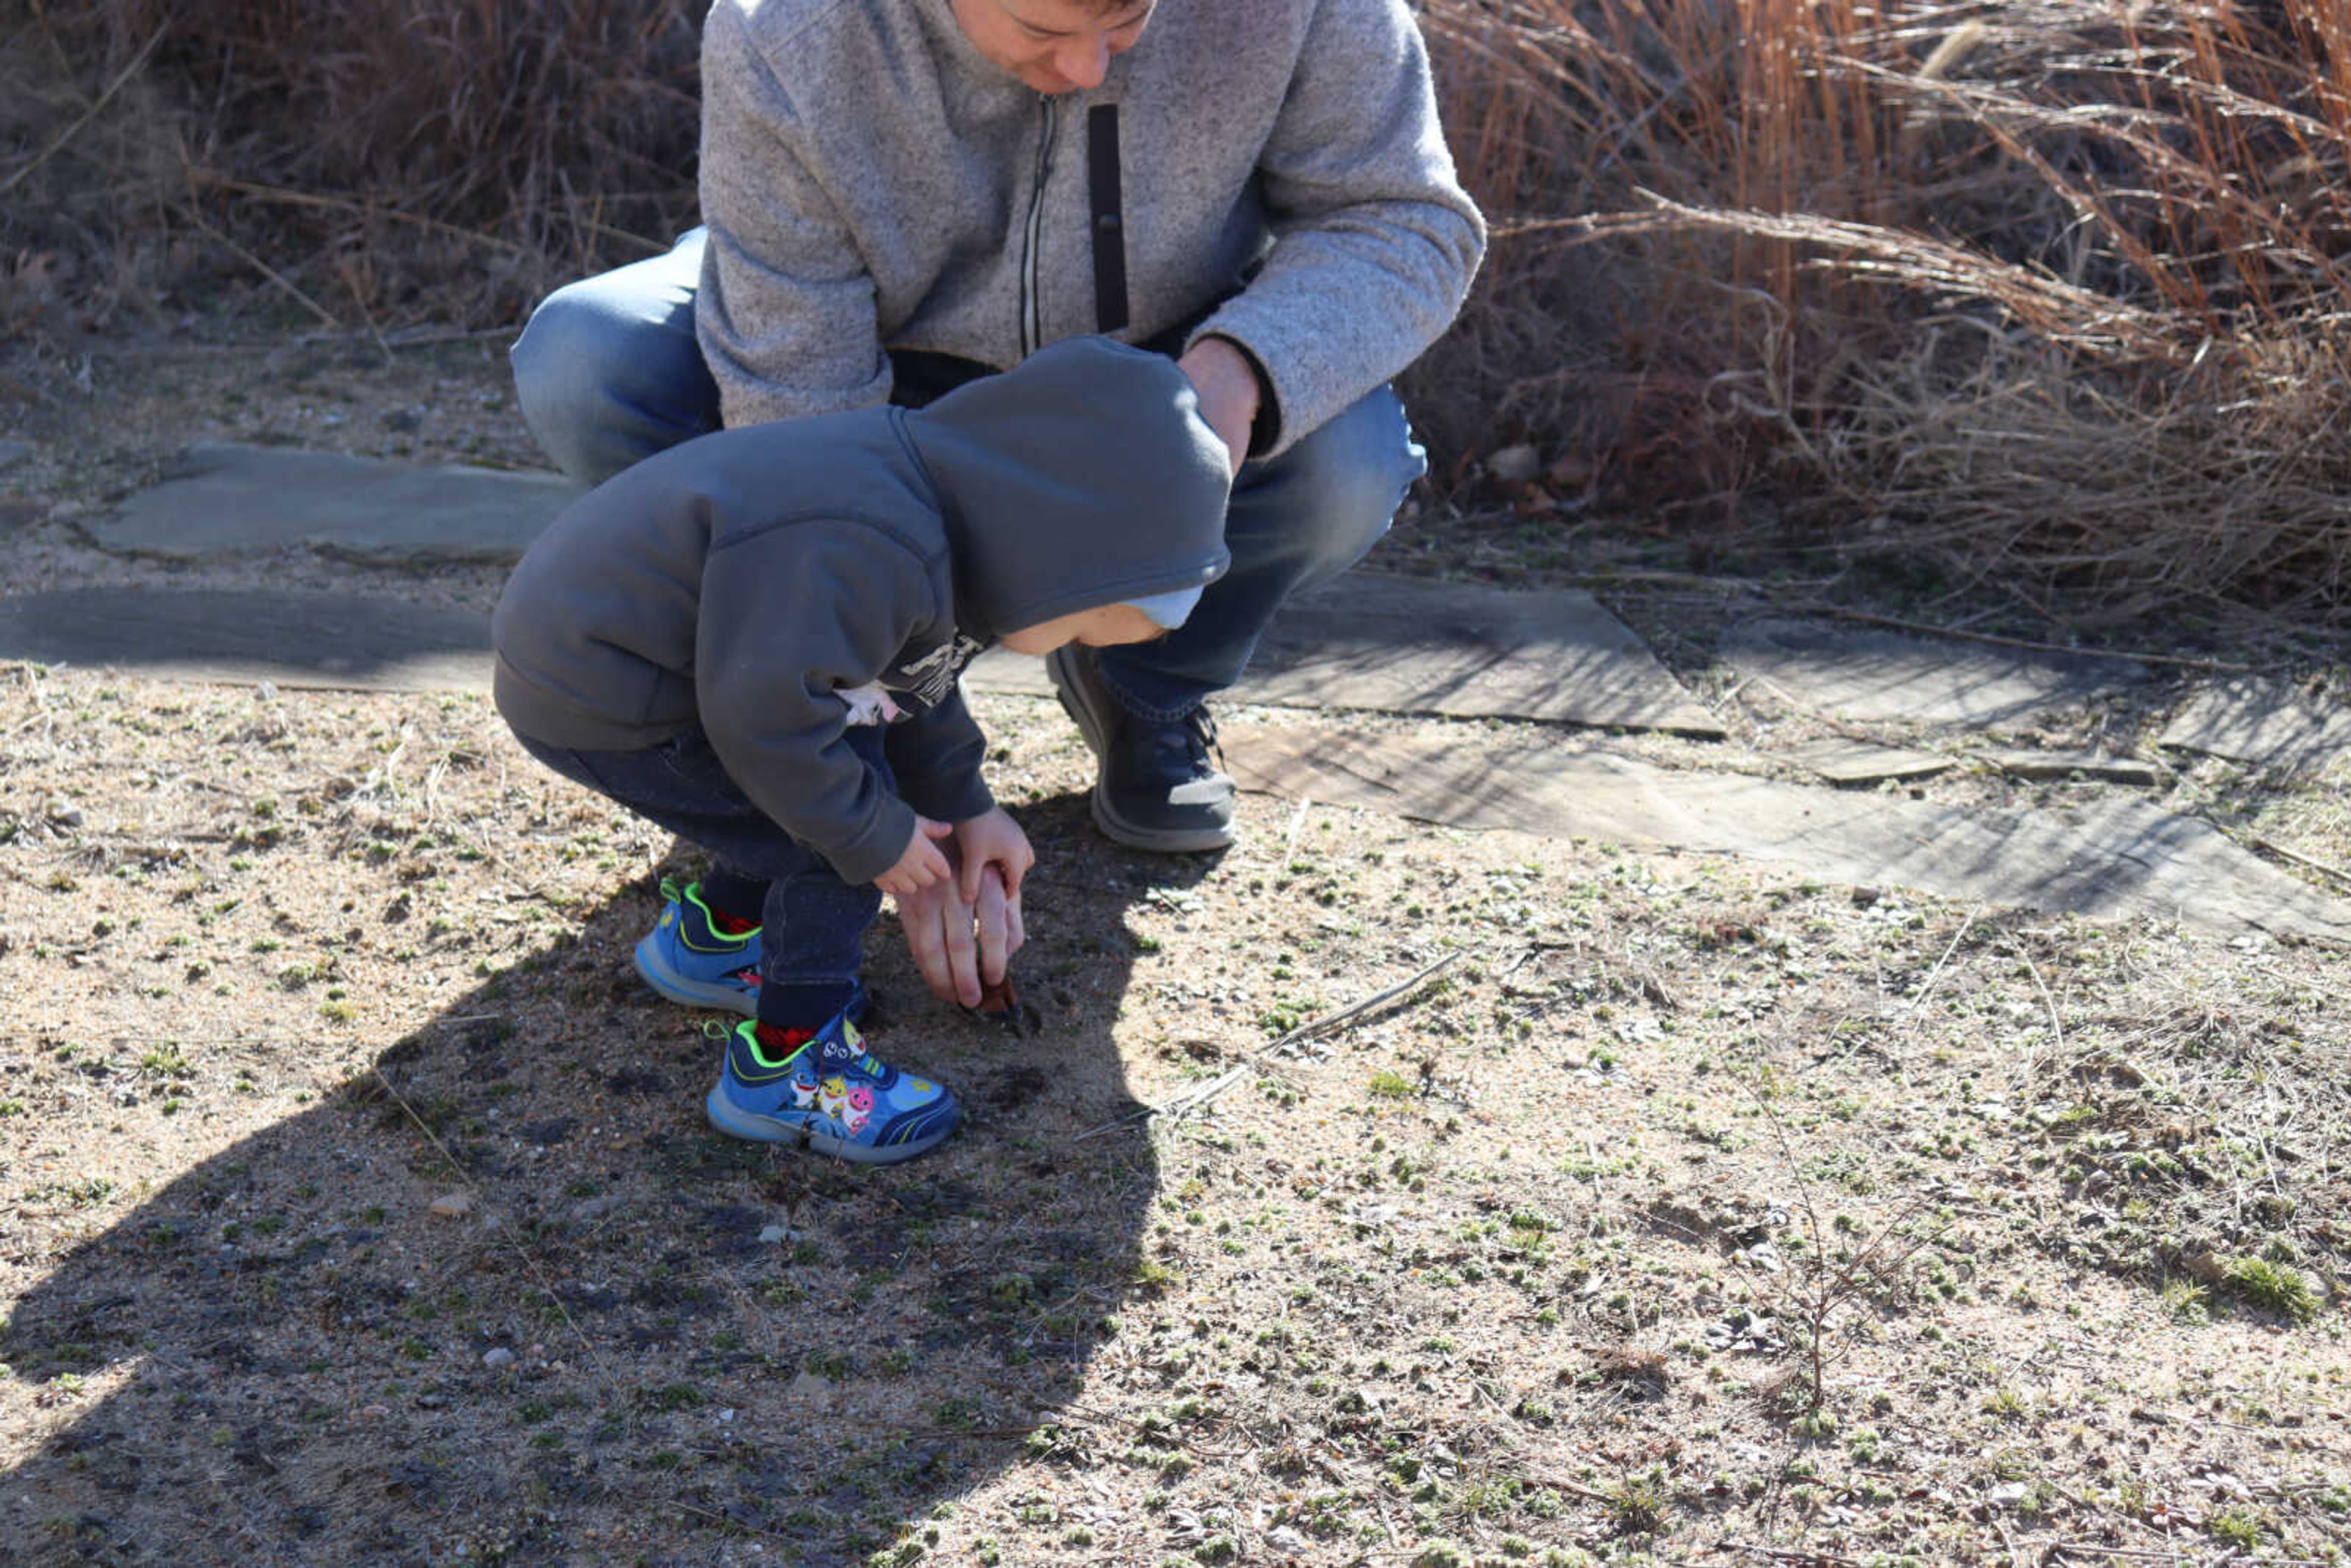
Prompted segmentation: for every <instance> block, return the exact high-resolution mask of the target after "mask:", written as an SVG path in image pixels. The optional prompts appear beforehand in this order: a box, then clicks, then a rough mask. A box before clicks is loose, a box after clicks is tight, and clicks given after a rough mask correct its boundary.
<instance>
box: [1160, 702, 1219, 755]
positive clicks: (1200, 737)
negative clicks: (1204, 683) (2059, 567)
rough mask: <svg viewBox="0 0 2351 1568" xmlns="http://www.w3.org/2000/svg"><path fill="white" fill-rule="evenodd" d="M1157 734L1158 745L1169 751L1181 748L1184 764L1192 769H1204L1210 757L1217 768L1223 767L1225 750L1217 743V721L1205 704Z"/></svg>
mask: <svg viewBox="0 0 2351 1568" xmlns="http://www.w3.org/2000/svg"><path fill="white" fill-rule="evenodd" d="M1159 734H1160V744H1161V745H1162V746H1165V747H1170V748H1171V749H1172V748H1174V747H1182V748H1183V751H1184V760H1185V762H1186V764H1188V765H1189V766H1191V767H1193V768H1200V767H1205V766H1206V765H1207V761H1208V758H1211V757H1214V758H1216V760H1217V767H1218V768H1223V767H1224V765H1225V748H1224V747H1222V746H1220V745H1218V744H1217V721H1216V719H1215V718H1214V717H1213V716H1211V715H1210V714H1209V712H1208V708H1207V704H1205V703H1203V704H1202V705H1201V706H1198V707H1196V708H1194V709H1193V710H1192V711H1191V712H1190V713H1187V714H1186V715H1185V716H1183V717H1182V718H1179V719H1177V720H1176V721H1175V723H1174V724H1172V725H1169V726H1168V727H1166V728H1165V729H1163V730H1161V731H1160V732H1159Z"/></svg>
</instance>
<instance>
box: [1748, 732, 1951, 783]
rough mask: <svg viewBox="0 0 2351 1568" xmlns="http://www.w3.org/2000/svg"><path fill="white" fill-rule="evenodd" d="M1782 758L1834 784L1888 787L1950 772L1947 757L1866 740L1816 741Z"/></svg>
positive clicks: (1787, 753)
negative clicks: (1881, 785)
mask: <svg viewBox="0 0 2351 1568" xmlns="http://www.w3.org/2000/svg"><path fill="white" fill-rule="evenodd" d="M1779 755H1781V756H1782V757H1784V758H1787V759H1788V760H1789V761H1791V762H1795V763H1799V764H1801V765H1802V766H1803V767H1805V768H1811V769H1812V770H1813V772H1814V773H1816V774H1818V775H1819V776H1820V777H1821V778H1823V779H1827V780H1828V781H1829V782H1830V783H1832V784H1847V785H1862V784H1885V783H1888V782H1892V781H1898V780H1900V779H1932V778H1933V777H1934V776H1935V775H1936V774H1938V773H1948V772H1949V771H1950V770H1951V767H1952V762H1951V759H1950V758H1948V757H1938V756H1936V755H1935V754H1934V753H1933V752H1931V751H1912V750H1910V749H1908V748H1907V747H1899V746H1872V745H1870V744H1869V743H1868V742H1867V741H1864V740H1816V741H1813V742H1812V743H1811V744H1810V745H1806V746H1797V747H1790V748H1789V749H1788V750H1786V751H1783V752H1781V753H1780V754H1779Z"/></svg>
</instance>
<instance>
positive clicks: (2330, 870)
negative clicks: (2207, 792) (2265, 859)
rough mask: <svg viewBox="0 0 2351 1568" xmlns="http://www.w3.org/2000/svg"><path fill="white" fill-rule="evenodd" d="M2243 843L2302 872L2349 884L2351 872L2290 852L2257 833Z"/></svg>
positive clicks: (2281, 845) (2294, 851) (2297, 852)
mask: <svg viewBox="0 0 2351 1568" xmlns="http://www.w3.org/2000/svg"><path fill="white" fill-rule="evenodd" d="M2245 841H2246V842H2247V843H2249V844H2251V845H2252V846H2253V848H2255V849H2257V850H2260V851H2261V852H2263V853H2264V854H2273V855H2275V856H2277V857H2278V859H2280V860H2283V861H2291V862H2294V864H2295V865H2298V866H2300V867H2302V868H2303V869H2304V871H2314V872H2318V873H2321V874H2323V875H2325V876H2331V877H2333V878H2334V879H2335V881H2337V882H2340V883H2351V871H2345V870H2344V869H2343V868H2342V867H2341V866H2339V865H2332V864H2329V863H2328V862H2325V861H2322V860H2313V859H2312V858H2311V857H2310V856H2308V855H2306V854H2304V853H2303V852H2301V851H2300V850H2290V849H2288V848H2286V847H2285V846H2284V845H2283V844H2282V843H2279V842H2278V841H2275V840H2274V839H2265V838H2263V837H2262V836H2261V835H2260V834H2259V833H2254V834H2251V835H2249V836H2248V837H2247V839H2246V840H2245Z"/></svg>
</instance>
